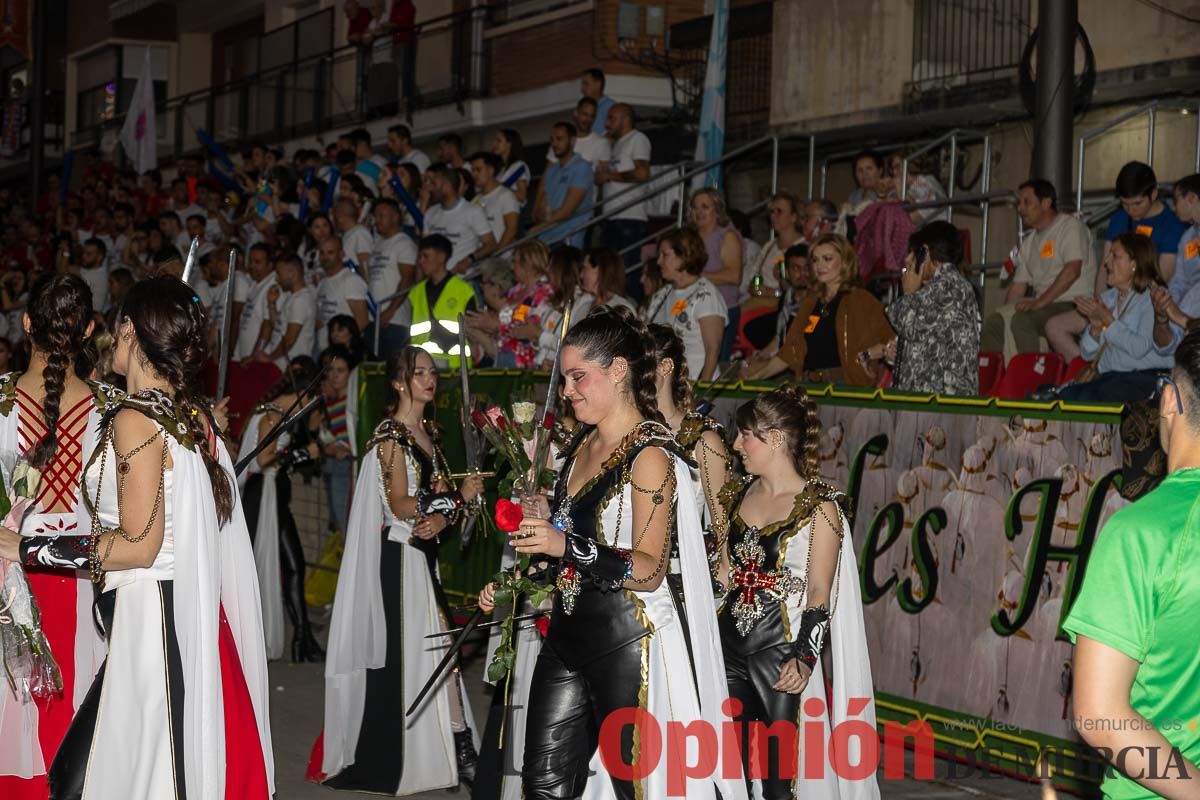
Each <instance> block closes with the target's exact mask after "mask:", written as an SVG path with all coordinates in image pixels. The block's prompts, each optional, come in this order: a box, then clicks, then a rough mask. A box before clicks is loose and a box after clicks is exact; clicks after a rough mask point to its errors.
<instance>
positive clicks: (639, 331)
mask: <svg viewBox="0 0 1200 800" xmlns="http://www.w3.org/2000/svg"><path fill="white" fill-rule="evenodd" d="M649 337H650V330H649V328H648V327H647V326H646V323H644V322H642V321H641V320H640V319H638V318H637V317H635V316H634V314H633V312H632V311H630V310H629V309H627V308H624V307H622V306H617V307H615V308H614V307H611V306H600V307H598V308H595V309H593V310H592V312H591V313H590V314H588V315H587V316H586V317H584V318H583V319H582V320H580V321H579V323H578V324H576V325H572V326H571V330H570V331H569V332H568V333H567V335H566V337H564V339H563V347H578V348H579V349H580V350H581V351H583V357H584V358H586V359H587V360H589V361H595V362H596V363H598V364H600V365H601V366H603V367H605V368H606V369H607V368H608V367H609V366H610V365H611V364H612V362H613V359H615V358H623V359H625V362H626V363H627V364H628V365H629V376H628V381H629V390H630V392H631V393H632V394H633V402H634V405H635V406H636V407H637V410H638V412H639V413H640V414H641V415H642V416H643V417H645V418H646V419H649V420H654V421H655V422H661V423H662V424H664V425H665V424H666V420H665V419H663V415H662V412H661V411H659V410H658V398H657V393H656V392H655V390H654V374H655V370H656V367H657V364H658V362H657V360H656V359H655V357H654V349H653V348H652V347H647V346H646V343H647V342H648V341H649Z"/></svg>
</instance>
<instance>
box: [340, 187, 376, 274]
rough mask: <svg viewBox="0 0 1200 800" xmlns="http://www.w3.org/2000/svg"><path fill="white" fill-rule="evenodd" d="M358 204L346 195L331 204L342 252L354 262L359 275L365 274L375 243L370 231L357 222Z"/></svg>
mask: <svg viewBox="0 0 1200 800" xmlns="http://www.w3.org/2000/svg"><path fill="white" fill-rule="evenodd" d="M358 216H359V211H358V206H357V205H355V203H354V201H353V200H351V199H350V198H348V197H343V198H341V199H339V200H338V201H337V202H336V203H334V204H333V226H334V228H335V229H336V230H337V232H338V235H339V236H341V237H342V252H343V253H345V254H346V256H347V257H348V258H349V259H350V260H351V261H353V262H354V265H355V267H357V269H358V274H359V275H360V276H365V275H366V274H367V267H368V266H369V265H370V263H371V250H372V249H373V248H374V246H375V243H374V241H373V240H372V237H371V232H370V231H368V230H367V229H366V228H365V227H363V226H362V225H359V224H358Z"/></svg>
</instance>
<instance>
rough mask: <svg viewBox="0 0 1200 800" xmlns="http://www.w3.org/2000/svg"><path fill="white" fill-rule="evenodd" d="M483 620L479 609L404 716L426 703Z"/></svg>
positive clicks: (409, 715) (468, 621) (410, 714)
mask: <svg viewBox="0 0 1200 800" xmlns="http://www.w3.org/2000/svg"><path fill="white" fill-rule="evenodd" d="M481 619H483V609H482V608H477V609H475V613H474V614H472V615H471V618H470V619H469V620H467V624H466V625H464V626H463V627H462V630H460V631H459V633H458V637H457V638H456V639H455V640H454V643H453V644H451V645H450V649H449V650H447V651H446V654H445V655H444V656H442V660H441V661H439V662H438V665H437V667H435V668H434V670H433V674H432V675H430V676H429V679H428V680H427V681H425V685H424V686H423V687H421V693H420V694H418V695H417V699H416V700H414V701H413V702H412V705H410V706H409V707H408V710H407V711H405V712H404V716H406V717H411V716H412V714H413V712H414V711H416V710H417V709H418V708H420V706H421V703H422V702H424V700H425V698H426V697H427V696H428V695H429V692H430V690H431V689H433V687H434V685H435V684H436V683H437V682H438V679H439V678H441V677H442V673H444V672H445V671H446V665H447V664H449V663H450V662H451V661H453V660H454V657H455V656H456V655H458V651H459V650H461V649H462V646H463V643H464V642H466V641H467V637H468V636H470V635H471V631H473V630H475V628H476V627H477V626H478V625H479V620H481Z"/></svg>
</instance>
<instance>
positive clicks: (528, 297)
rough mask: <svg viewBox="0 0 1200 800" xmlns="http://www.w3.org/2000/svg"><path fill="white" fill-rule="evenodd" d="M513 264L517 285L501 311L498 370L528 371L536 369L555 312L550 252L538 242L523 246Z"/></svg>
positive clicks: (516, 254) (498, 337) (514, 257)
mask: <svg viewBox="0 0 1200 800" xmlns="http://www.w3.org/2000/svg"><path fill="white" fill-rule="evenodd" d="M512 264H513V276H514V277H515V278H516V281H517V282H516V283H514V284H513V286H512V288H511V289H509V290H508V295H507V296H506V297H505V304H504V307H503V308H502V309H500V314H499V326H498V328H497V331H496V335H497V353H496V366H497V367H506V368H512V367H518V368H522V369H524V368H530V367H534V366H536V358H537V343H538V338H539V337H540V336H541V333H542V323H543V321H544V320H545V319H546V316H547V314H548V313H549V312H550V311H551V298H552V297H553V296H554V286H553V285H552V284H551V283H550V275H549V269H550V248H548V247H547V246H546V245H545V244H544V243H542V242H539V241H536V240H534V241H529V242H523V243H522V244H519V245H517V247H516V248H515V249H514V250H513V262H512Z"/></svg>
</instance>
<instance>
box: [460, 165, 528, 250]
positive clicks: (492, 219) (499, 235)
mask: <svg viewBox="0 0 1200 800" xmlns="http://www.w3.org/2000/svg"><path fill="white" fill-rule="evenodd" d="M502 166H503V164H502V162H501V161H500V156H498V155H496V154H495V153H487V152H484V151H482V150H481V151H479V152H478V153H475V154H473V155H472V156H471V177H472V178H474V179H475V199H474V200H472V201H471V202H473V203H474V204H475V205H477V206H479V207H480V208H482V209H483V213H484V214H486V215H487V220H488V225H489V226H491V229H492V236H494V237H496V244H497V245H498V246H499V247H504V246H505V245H507V244H508V243H509V242H511V241H513V240H514V239H516V238H517V218H518V217H519V216H520V215H521V202H520V201H519V200H517V196H516V195H515V194H513V192H512V190H511V189H509V188H508V187H507V186H505V185H503V184H502V183H500V181H498V180H496V175H497V174H498V173H499V172H500V170H501V168H502Z"/></svg>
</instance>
